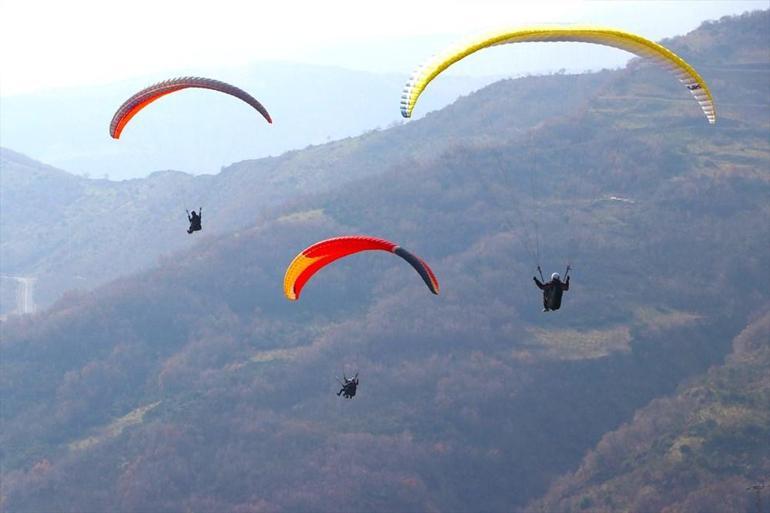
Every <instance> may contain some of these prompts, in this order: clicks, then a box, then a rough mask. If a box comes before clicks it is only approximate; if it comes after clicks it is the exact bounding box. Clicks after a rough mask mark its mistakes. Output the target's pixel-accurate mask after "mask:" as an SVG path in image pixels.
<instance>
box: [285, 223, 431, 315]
mask: <svg viewBox="0 0 770 513" xmlns="http://www.w3.org/2000/svg"><path fill="white" fill-rule="evenodd" d="M361 251H387V252H389V253H394V254H396V255H398V256H400V257H401V258H403V259H404V260H406V261H407V262H409V264H411V266H412V267H414V269H415V270H416V271H417V273H418V274H419V275H420V276H421V277H422V279H423V281H424V282H425V284H426V285H427V286H428V288H429V289H430V291H431V292H433V293H434V294H438V292H439V285H438V280H437V279H436V276H435V275H434V274H433V271H432V270H431V269H430V267H428V264H426V263H425V262H424V261H423V260H421V259H420V258H419V257H417V256H415V255H413V254H412V253H410V252H409V251H407V250H405V249H403V248H401V247H399V246H397V245H396V244H394V243H392V242H390V241H387V240H384V239H378V238H375V237H368V236H363V235H353V236H346V237H336V238H333V239H328V240H324V241H321V242H317V243H315V244H313V245H312V246H310V247H308V248H306V249H305V250H303V251H302V252H301V253H300V254H299V255H297V256H296V257H295V258H294V260H292V262H291V264H289V267H288V268H287V269H286V274H285V276H284V280H283V291H284V294H286V297H287V298H288V299H290V300H292V301H294V300H297V299H299V295H300V293H301V292H302V288H303V287H304V286H305V284H306V283H307V282H308V281H309V280H310V278H312V277H313V275H314V274H315V273H316V272H318V271H319V270H320V269H322V268H323V267H325V266H327V265H329V264H330V263H332V262H334V261H336V260H339V259H340V258H344V257H346V256H348V255H352V254H354V253H360V252H361Z"/></svg>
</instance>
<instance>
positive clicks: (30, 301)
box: [0, 275, 37, 314]
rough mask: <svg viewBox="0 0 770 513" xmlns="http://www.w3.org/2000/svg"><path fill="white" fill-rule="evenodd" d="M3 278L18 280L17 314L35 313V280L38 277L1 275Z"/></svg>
mask: <svg viewBox="0 0 770 513" xmlns="http://www.w3.org/2000/svg"><path fill="white" fill-rule="evenodd" d="M0 278H2V279H7V280H16V282H17V283H18V287H17V289H16V310H15V311H14V313H16V314H31V313H35V309H36V306H35V299H34V291H35V281H36V280H37V278H32V277H30V276H6V275H2V276H0Z"/></svg>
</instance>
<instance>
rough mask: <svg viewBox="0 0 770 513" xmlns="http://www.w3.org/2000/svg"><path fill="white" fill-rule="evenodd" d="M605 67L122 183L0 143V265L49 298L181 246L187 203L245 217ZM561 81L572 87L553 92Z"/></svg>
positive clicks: (410, 155)
mask: <svg viewBox="0 0 770 513" xmlns="http://www.w3.org/2000/svg"><path fill="white" fill-rule="evenodd" d="M610 75H611V74H610V73H599V74H594V75H587V76H574V77H570V76H558V75H555V76H551V77H532V78H526V79H519V80H510V81H504V82H501V83H497V84H494V85H492V86H489V87H488V88H486V89H485V90H484V91H482V92H480V93H479V94H477V95H473V96H469V97H465V98H462V99H461V100H459V101H457V102H456V103H455V104H453V105H452V106H451V107H450V108H448V109H446V110H442V111H440V112H437V113H434V114H429V115H428V116H426V118H425V119H424V120H418V121H415V122H410V123H408V124H405V125H403V126H399V127H395V128H393V129H389V130H381V131H372V132H369V133H368V134H366V135H364V136H360V137H357V138H352V139H343V140H340V141H335V142H331V143H326V144H323V145H320V146H314V147H310V148H307V149H306V150H304V151H295V152H288V153H286V154H284V155H281V156H280V157H275V158H267V159H260V160H256V161H244V162H240V163H237V164H233V165H231V166H229V167H227V168H225V169H224V170H223V171H222V172H221V173H220V174H218V175H215V176H210V175H202V176H195V177H194V176H190V175H187V174H184V173H180V172H173V171H165V172H157V173H153V174H152V175H151V176H149V177H148V178H145V179H136V180H127V181H123V182H113V181H109V180H98V179H91V180H86V179H84V178H82V177H75V176H72V175H69V174H67V173H64V172H62V171H59V170H56V169H54V168H51V167H50V166H46V165H44V164H41V163H39V162H35V161H33V160H31V159H29V158H27V157H24V156H21V155H20V154H18V153H16V152H13V151H10V150H2V149H0V180H1V181H2V185H3V187H2V193H1V194H2V196H1V197H0V199H2V203H3V206H2V207H0V208H2V213H3V216H2V217H0V233H2V238H1V239H0V271H1V273H2V274H22V275H29V276H34V277H36V278H38V281H37V287H36V294H37V300H38V302H39V303H40V304H41V305H47V304H50V303H51V302H52V301H54V300H55V299H57V298H58V297H60V296H61V294H62V293H63V292H64V291H66V290H69V289H73V288H78V289H88V288H90V287H93V286H95V285H97V284H100V283H104V282H105V281H106V280H109V279H112V278H115V277H116V276H120V275H123V274H127V273H130V272H134V271H136V270H139V269H142V268H145V267H146V266H148V265H152V264H155V263H156V262H157V259H158V257H159V256H161V255H163V254H168V253H170V252H173V251H177V250H180V249H183V248H189V247H190V246H191V244H192V243H193V242H194V241H195V240H196V239H197V238H199V237H197V236H195V237H190V236H189V235H187V233H185V227H186V218H185V213H184V209H185V208H197V207H199V206H203V207H204V212H205V219H204V230H205V231H204V232H203V234H204V236H205V235H208V234H218V233H223V232H226V231H229V230H233V229H236V228H240V227H243V226H248V225H251V224H253V223H254V222H255V221H256V219H258V218H259V217H260V216H262V215H263V214H264V213H265V212H269V211H270V210H271V209H273V208H275V207H276V206H278V205H280V204H282V203H285V202H287V201H293V202H296V201H299V198H301V197H302V196H304V195H307V194H314V193H315V194H318V193H322V192H325V191H329V190H331V189H333V188H335V187H339V186H340V185H342V184H344V183H348V182H350V181H353V180H356V179H359V178H361V177H364V176H369V175H376V174H379V173H383V172H385V171H386V170H388V169H390V168H391V167H393V166H396V165H398V164H400V165H404V163H405V162H413V161H424V160H428V159H430V158H432V156H434V155H436V154H438V153H439V152H441V151H442V149H444V148H447V147H448V146H451V145H453V144H455V143H456V142H457V141H464V142H465V143H471V142H478V143H480V144H483V143H485V141H487V140H489V139H490V138H499V137H520V136H521V135H522V134H523V133H524V132H525V131H526V129H528V128H530V127H532V126H534V125H535V124H537V123H540V122H542V121H543V120H545V119H549V118H551V117H554V116H562V115H565V114H566V113H569V112H576V111H577V110H578V109H579V108H580V106H581V105H582V104H583V103H584V102H585V101H586V99H587V97H588V95H589V94H592V92H593V91H595V90H596V88H597V87H598V86H599V85H600V84H602V83H604V82H605V81H606V80H608V79H609V77H610ZM567 87H569V88H570V90H571V91H572V93H571V94H570V95H568V96H563V95H560V94H559V92H560V91H561V90H563V89H564V88H567ZM501 96H502V97H505V96H510V97H511V98H514V97H519V96H521V97H525V98H526V100H527V101H526V102H514V101H513V100H507V106H506V110H505V112H506V113H507V114H503V111H501V110H500V109H499V108H498V107H496V106H495V105H496V102H497V101H498V100H497V99H499V98H500V97H501ZM508 116H510V117H508ZM453 118H464V119H466V121H465V122H464V123H462V124H457V123H456V122H454V121H453ZM510 119H515V120H516V121H515V122H514V123H511V122H510ZM0 286H2V287H4V288H5V289H7V288H8V287H9V286H14V285H13V284H8V283H4V282H0ZM5 304H9V303H5ZM3 312H5V313H7V309H6V308H4V309H3ZM0 313H2V312H0Z"/></svg>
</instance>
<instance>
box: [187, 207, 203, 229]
mask: <svg viewBox="0 0 770 513" xmlns="http://www.w3.org/2000/svg"><path fill="white" fill-rule="evenodd" d="M198 211H199V212H200V213H196V212H195V210H193V211H192V214H190V211H189V210H187V209H185V212H187V220H188V221H190V227H189V228H188V229H187V233H192V232H198V231H200V230H202V229H203V228H202V227H201V217H203V207H200V208H199V209H198Z"/></svg>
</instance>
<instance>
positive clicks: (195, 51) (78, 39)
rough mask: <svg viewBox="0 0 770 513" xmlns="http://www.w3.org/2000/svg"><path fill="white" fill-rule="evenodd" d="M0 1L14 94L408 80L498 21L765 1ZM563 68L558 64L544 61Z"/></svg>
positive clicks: (481, 67) (666, 21) (703, 14)
mask: <svg viewBox="0 0 770 513" xmlns="http://www.w3.org/2000/svg"><path fill="white" fill-rule="evenodd" d="M0 6H1V7H0V59H1V60H0V95H14V94H19V93H26V92H33V91H40V90H48V89H52V88H57V87H62V86H82V85H94V84H102V83H109V82H115V81H119V80H123V79H128V78H132V77H137V76H142V77H144V76H158V77H160V78H165V77H166V76H168V75H174V74H178V73H179V72H183V71H187V70H189V71H190V72H195V71H199V70H200V71H201V72H202V71H203V70H207V69H212V68H216V67H235V66H242V65H245V64H249V63H253V62H258V61H264V60H287V61H297V62H304V63H315V64H322V65H334V66H341V67H346V68H353V69H360V70H366V71H373V72H394V73H409V72H410V71H411V70H412V69H413V68H414V67H415V65H417V64H419V63H420V62H421V61H422V60H424V59H425V58H426V57H429V56H430V55H431V54H433V53H435V52H437V51H439V50H441V48H442V47H443V46H444V45H446V44H447V43H448V42H452V41H454V40H457V39H460V38H463V37H464V36H467V35H468V34H473V33H478V32H481V31H484V30H488V29H490V28H495V27H500V26H511V27H518V26H523V25H528V24H535V23H554V24H556V23H571V24H584V23H590V24H599V25H606V26H613V27H617V28H621V29H625V30H629V31H632V32H637V33H640V34H642V35H644V36H646V37H648V38H650V39H655V40H657V39H661V38H663V37H667V36H672V35H677V34H682V33H685V32H687V31H689V30H692V29H693V28H695V27H697V26H698V25H699V24H700V23H701V22H702V21H703V20H707V19H715V18H719V17H721V16H724V15H728V14H738V13H741V12H744V11H747V10H753V9H766V8H768V6H770V1H768V0H761V1H708V0H699V1H670V2H658V1H641V2H636V1H628V2H619V1H613V2H604V1H594V2H580V1H571V2H547V1H544V0H539V1H537V2H532V3H531V4H529V3H527V4H525V3H522V2H512V1H510V0H500V1H497V0H472V1H470V0H468V1H458V0H429V1H418V0H388V1H382V2H375V1H370V0H328V1H325V2H321V1H318V0H276V1H273V2H266V1H256V0H253V1H247V0H207V1H197V0H130V1H120V2H118V1H110V0H0ZM627 57H628V55H626V54H624V53H623V52H618V51H617V50H612V51H610V52H606V53H597V54H596V57H593V56H592V57H591V59H593V60H594V61H595V62H596V64H598V65H597V66H594V67H595V68H598V67H604V66H614V65H621V64H622V63H623V60H624V59H626V58H627ZM572 58H573V60H574V57H572ZM578 61H579V62H582V61H581V58H578ZM565 62H567V64H569V62H570V61H565ZM527 65H530V63H527ZM581 66H582V64H581ZM499 67H500V66H499V61H496V60H494V57H493V58H492V59H491V60H487V61H484V60H483V59H481V60H479V61H477V62H476V65H475V66H474V65H472V64H471V65H467V66H465V67H460V68H456V69H454V70H453V71H454V72H455V73H464V74H472V75H473V74H499V73H500V70H499V69H498V68H499ZM541 67H542V66H541ZM560 67H565V66H564V65H563V62H559V61H554V62H552V63H549V65H548V66H546V68H548V69H554V68H555V69H558V68H560ZM567 67H568V66H567ZM532 71H533V72H536V71H539V70H538V69H534V70H532Z"/></svg>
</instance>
